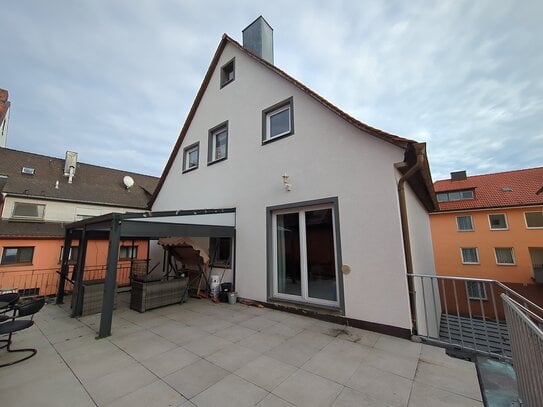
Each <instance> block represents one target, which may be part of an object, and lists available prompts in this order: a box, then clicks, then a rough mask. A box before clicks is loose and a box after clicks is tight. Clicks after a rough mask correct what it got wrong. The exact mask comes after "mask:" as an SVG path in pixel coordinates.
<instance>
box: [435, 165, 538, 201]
mask: <svg viewBox="0 0 543 407" xmlns="http://www.w3.org/2000/svg"><path fill="white" fill-rule="evenodd" d="M542 187H543V167H539V168H528V169H523V170H516V171H506V172H498V173H494V174H485V175H474V176H471V177H467V179H465V180H462V181H451V180H448V179H447V180H440V181H436V182H435V183H434V189H435V191H436V193H439V192H446V191H458V190H466V189H473V190H474V191H475V192H474V199H466V200H463V201H450V202H440V203H439V209H440V210H441V211H451V210H461V209H484V208H503V207H513V206H529V205H543V194H541V193H540V194H538V191H539V190H540V189H541V188H542ZM504 188H505V189H506V190H504ZM509 189H511V191H509Z"/></svg>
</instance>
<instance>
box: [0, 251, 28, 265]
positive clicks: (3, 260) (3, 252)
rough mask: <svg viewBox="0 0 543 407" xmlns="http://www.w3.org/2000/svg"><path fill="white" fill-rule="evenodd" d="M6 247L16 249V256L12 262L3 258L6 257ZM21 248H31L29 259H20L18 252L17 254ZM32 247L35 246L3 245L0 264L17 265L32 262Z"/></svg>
mask: <svg viewBox="0 0 543 407" xmlns="http://www.w3.org/2000/svg"><path fill="white" fill-rule="evenodd" d="M8 249H17V254H16V255H15V257H16V261H15V262H13V263H5V258H6V250H8ZM21 249H31V250H32V253H31V255H30V261H24V262H22V261H20V254H19V250H21ZM34 249H35V246H4V247H3V248H2V257H0V266H18V265H29V264H33V263H32V262H33V261H34Z"/></svg>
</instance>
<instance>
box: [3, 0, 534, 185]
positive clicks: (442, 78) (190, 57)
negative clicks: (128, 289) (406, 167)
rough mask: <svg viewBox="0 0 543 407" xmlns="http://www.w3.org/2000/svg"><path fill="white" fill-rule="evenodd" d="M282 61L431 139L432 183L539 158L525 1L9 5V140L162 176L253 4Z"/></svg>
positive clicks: (344, 104) (351, 104)
mask: <svg viewBox="0 0 543 407" xmlns="http://www.w3.org/2000/svg"><path fill="white" fill-rule="evenodd" d="M260 14H263V15H264V17H265V18H266V19H267V20H268V21H269V22H270V23H271V25H272V26H273V27H274V45H275V61H276V64H277V65H278V66H279V67H280V68H281V69H284V70H286V71H287V72H289V73H290V74H292V75H293V76H294V77H296V78H297V79H299V80H300V81H302V82H303V83H305V84H306V85H308V86H309V87H311V88H312V89H314V90H315V91H317V92H318V93H320V94H321V95H323V96H324V97H326V98H327V99H329V100H330V101H331V102H332V103H334V104H336V105H337V106H339V107H340V108H342V109H344V110H346V111H347V112H349V113H351V114H352V115H354V116H355V117H357V118H358V119H360V120H362V121H363V122H366V123H367V124H369V125H372V126H374V127H378V128H380V129H382V130H384V131H387V132H390V133H394V134H398V135H400V136H404V137H407V138H414V139H417V140H419V141H425V142H427V144H428V152H429V157H430V163H431V168H432V172H433V176H434V178H435V179H439V178H446V177H448V174H449V172H450V171H453V170H458V169H467V170H468V173H472V174H474V173H483V172H493V171H501V170H508V169H514V168H523V167H534V166H541V165H542V163H541V157H540V154H539V153H538V151H539V152H540V151H541V142H542V140H541V134H542V133H541V118H542V117H543V96H542V95H543V92H542V90H543V78H542V77H541V75H540V73H541V72H542V71H543V58H542V57H541V55H543V52H542V51H543V50H542V48H543V46H542V45H541V44H540V43H539V42H537V41H535V40H534V39H535V38H539V37H541V35H542V34H543V33H542V31H543V27H541V24H540V21H539V18H538V16H541V15H542V14H543V3H541V2H538V1H535V0H528V1H525V2H521V3H518V2H514V1H512V0H505V1H501V2H499V3H496V2H492V1H489V0H480V1H477V2H472V1H467V0H461V1H441V2H437V3H435V2H428V1H422V0H421V1H411V2H403V1H399V0H398V1H391V2H378V1H367V2H352V1H337V2H319V3H315V2H313V1H308V0H302V1H299V2H296V3H292V2H289V1H286V0H279V1H277V2H273V3H270V2H263V1H249V0H243V1H238V2H222V1H208V2H201V1H195V0H190V1H183V2H179V1H174V0H160V1H152V0H141V1H138V2H132V1H128V0H117V1H115V2H107V1H94V0H93V1H91V0H82V1H78V2H72V1H68V0H58V1H56V2H55V3H54V4H49V3H44V2H41V1H38V0H34V1H31V0H28V1H25V2H12V3H10V5H9V6H7V7H4V8H3V10H2V13H1V14H0V26H2V27H3V30H4V32H5V33H7V39H6V41H4V49H3V60H4V61H9V62H8V63H4V64H2V65H1V66H0V78H1V81H2V82H1V83H0V87H3V88H7V89H8V90H9V91H10V98H11V101H12V117H11V121H10V134H9V139H8V146H9V147H11V148H17V149H22V150H28V151H34V152H38V153H43V154H50V155H54V156H59V157H62V156H63V155H64V151H65V150H68V149H73V150H76V151H78V152H79V153H80V155H79V156H80V159H81V160H82V161H85V162H89V163H95V164H98V165H105V166H112V167H116V168H123V169H126V170H131V171H136V172H145V173H150V174H154V175H160V173H161V172H162V169H163V167H164V164H165V162H166V160H167V158H168V155H169V153H170V151H171V149H172V148H173V145H174V143H175V140H176V139H177V136H178V134H179V130H180V128H181V126H182V125H183V121H184V120H185V117H186V115H187V113H188V110H189V109H190V106H191V104H192V101H193V99H194V97H195V95H196V92H197V90H198V88H199V86H200V83H201V81H202V79H203V76H204V74H205V70H206V69H207V67H208V65H209V62H210V60H211V58H212V55H213V52H214V51H215V48H216V46H217V44H218V42H219V41H220V37H221V34H222V33H223V32H227V33H229V34H230V35H231V36H233V37H234V38H238V39H240V37H241V30H242V29H243V28H244V27H245V26H247V25H248V24H249V23H250V22H252V21H253V19H254V18H256V17H257V16H258V15H260Z"/></svg>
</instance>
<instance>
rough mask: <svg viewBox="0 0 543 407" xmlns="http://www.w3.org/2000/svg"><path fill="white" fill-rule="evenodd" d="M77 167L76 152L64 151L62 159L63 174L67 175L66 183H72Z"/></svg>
mask: <svg viewBox="0 0 543 407" xmlns="http://www.w3.org/2000/svg"><path fill="white" fill-rule="evenodd" d="M76 168H77V153H76V152H74V151H66V160H65V161H64V176H65V177H68V184H71V183H72V179H73V177H74V175H75V169H76Z"/></svg>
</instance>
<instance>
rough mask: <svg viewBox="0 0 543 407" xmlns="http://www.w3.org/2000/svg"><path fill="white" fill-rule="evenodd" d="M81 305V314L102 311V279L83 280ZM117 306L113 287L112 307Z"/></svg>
mask: <svg viewBox="0 0 543 407" xmlns="http://www.w3.org/2000/svg"><path fill="white" fill-rule="evenodd" d="M82 290H83V306H82V309H81V316H85V315H92V314H97V313H99V312H102V301H103V298H104V280H87V281H83V286H82ZM115 308H117V290H116V289H115V297H114V303H113V309H115Z"/></svg>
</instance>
